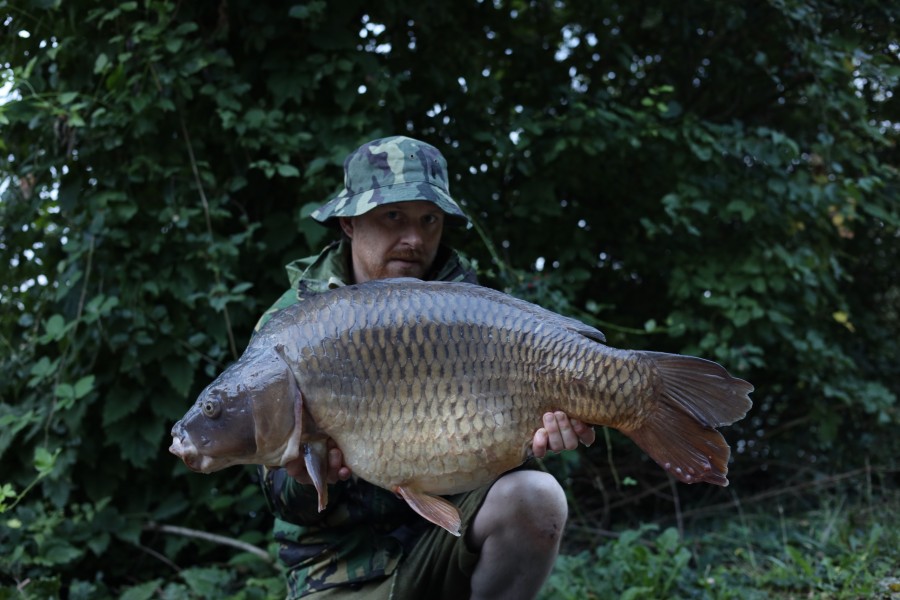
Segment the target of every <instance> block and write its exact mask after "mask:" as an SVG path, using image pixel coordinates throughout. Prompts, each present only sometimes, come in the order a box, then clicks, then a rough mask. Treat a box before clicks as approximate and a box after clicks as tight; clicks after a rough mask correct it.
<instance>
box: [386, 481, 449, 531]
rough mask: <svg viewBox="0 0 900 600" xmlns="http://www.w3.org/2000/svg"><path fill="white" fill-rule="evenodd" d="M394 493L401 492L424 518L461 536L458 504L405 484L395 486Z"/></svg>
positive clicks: (407, 501)
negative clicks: (455, 504)
mask: <svg viewBox="0 0 900 600" xmlns="http://www.w3.org/2000/svg"><path fill="white" fill-rule="evenodd" d="M394 493H396V494H399V495H400V497H401V498H403V499H404V500H406V503H407V504H409V506H410V508H412V509H413V510H414V511H416V512H417V513H419V514H420V515H422V516H423V517H424V518H426V519H427V520H429V521H431V522H432V523H434V524H435V525H438V526H440V527H443V528H444V529H446V530H447V531H449V532H450V533H452V534H453V535H455V536H456V537H459V535H460V531H459V528H460V527H461V526H462V518H461V517H460V515H459V510H458V509H457V508H456V506H454V505H453V504H451V503H450V502H448V501H447V500H444V499H443V498H441V497H439V496H432V495H430V494H425V493H423V492H420V491H418V490H415V489H413V488H411V487H409V486H405V485H401V486H398V487H396V488H394Z"/></svg>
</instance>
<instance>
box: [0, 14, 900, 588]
mask: <svg viewBox="0 0 900 600" xmlns="http://www.w3.org/2000/svg"><path fill="white" fill-rule="evenodd" d="M0 14H2V15H3V19H2V27H3V35H2V38H0V40H2V41H0V45H2V46H0V47H2V49H3V53H2V55H0V56H2V57H3V58H2V61H5V62H2V64H0V72H2V80H3V81H6V82H8V84H9V87H8V88H7V89H8V90H9V91H8V95H7V96H6V97H4V98H2V99H0V128H2V135H0V264H3V266H4V267H3V270H2V272H0V273H2V275H0V370H2V372H3V373H4V377H3V378H0V398H2V402H0V461H2V468H0V473H2V478H0V520H2V522H0V556H2V557H3V558H2V559H0V560H2V562H0V564H2V580H0V585H2V586H7V587H4V588H0V589H3V590H6V589H15V586H16V585H17V584H18V583H21V582H25V581H28V582H29V584H28V586H29V588H30V589H31V591H30V592H28V593H30V594H32V595H34V596H46V595H53V594H55V593H57V592H55V591H54V590H59V593H61V594H69V595H70V596H74V597H79V596H85V597H87V596H96V595H100V596H102V595H104V594H107V593H109V594H112V595H116V594H118V593H119V592H121V591H123V590H125V589H127V590H128V592H127V593H128V594H130V595H134V596H135V597H141V596H142V595H152V594H162V595H166V594H168V595H178V594H181V593H185V594H187V593H196V594H199V593H200V591H204V590H207V591H208V590H209V589H213V588H216V589H220V590H223V591H222V594H226V595H227V594H240V593H244V592H241V591H240V590H238V589H237V587H235V586H236V585H237V584H236V583H235V582H236V580H235V579H233V578H232V577H231V576H230V575H227V573H226V572H220V573H208V572H206V571H204V570H203V569H205V568H206V567H207V566H208V565H211V564H226V563H227V562H228V561H229V560H230V559H231V557H232V556H233V552H232V551H231V550H230V549H225V548H223V547H219V546H214V545H212V544H209V543H205V542H195V541H190V540H187V539H184V538H180V537H177V536H172V535H164V534H161V533H159V532H158V531H156V530H153V529H152V528H148V527H147V526H148V524H149V523H154V522H158V523H163V522H170V523H178V524H183V525H188V526H190V527H193V528H198V529H206V530H209V531H215V532H217V533H219V534H221V535H226V536H230V537H233V538H235V539H245V540H252V541H250V543H254V544H257V545H265V544H266V542H267V540H268V539H269V538H268V529H269V521H268V517H267V516H266V510H265V507H264V504H263V501H262V497H261V494H259V492H258V490H257V488H256V484H255V483H254V481H253V475H252V472H251V471H249V470H248V471H239V470H234V471H232V472H226V473H221V474H216V475H211V476H209V477H200V476H197V475H193V474H190V473H188V472H187V470H186V469H185V468H184V467H183V466H181V465H178V464H176V462H175V460H174V459H173V457H171V456H170V455H168V454H167V452H166V447H167V446H168V443H169V442H168V429H169V427H170V426H171V424H172V423H173V422H174V421H175V420H176V419H177V418H179V417H180V416H181V415H182V414H183V412H184V411H185V410H186V408H187V406H188V405H189V404H190V403H191V402H192V401H193V399H194V398H195V397H196V395H197V393H198V392H199V391H200V390H201V389H202V387H203V386H204V385H205V384H206V383H208V382H209V381H210V380H211V379H212V378H213V377H214V376H215V374H217V373H218V372H220V371H221V370H222V369H223V368H224V367H225V366H226V365H227V364H228V363H229V362H230V361H232V360H233V359H234V358H235V357H236V356H237V355H238V354H239V353H240V351H241V350H242V348H243V347H244V345H245V344H246V342H247V340H248V338H249V335H250V333H251V331H252V327H253V325H254V323H255V320H256V319H257V317H258V316H259V314H260V313H261V312H262V310H263V309H264V308H265V307H267V306H268V305H269V304H270V303H271V302H272V301H273V300H274V299H275V298H276V297H277V296H278V295H280V293H281V292H282V291H283V289H284V286H285V285H286V281H285V278H284V274H283V271H282V265H283V264H284V263H286V262H288V261H289V260H290V259H293V258H298V257H300V256H304V255H306V254H308V253H309V252H311V251H313V250H315V249H317V248H318V247H319V246H320V245H321V244H322V243H323V242H324V241H325V239H327V237H328V235H329V234H328V232H326V231H324V230H323V229H321V228H319V227H318V226H316V225H315V224H313V223H311V222H310V221H309V219H307V218H306V217H307V216H308V215H309V213H310V212H311V210H313V209H314V208H315V207H316V206H317V205H319V204H320V203H321V202H323V201H324V200H326V199H327V198H328V197H330V195H331V194H333V193H334V192H335V191H336V190H338V189H339V188H340V184H341V171H340V166H341V163H342V161H343V158H344V156H345V155H346V154H347V152H348V151H350V150H351V149H353V148H355V147H356V146H357V145H358V144H360V143H361V142H363V141H365V140H368V139H371V138H373V137H376V136H378V135H389V134H395V133H400V134H403V133H408V134H411V135H415V136H419V137H421V138H423V139H426V140H428V141H430V142H432V143H435V144H436V145H438V146H439V147H440V148H441V149H442V150H444V151H445V155H446V157H447V159H448V162H449V164H450V166H451V170H452V172H453V173H454V174H455V177H454V180H453V182H452V192H453V194H454V195H455V196H456V197H457V198H458V199H460V200H461V202H462V203H463V204H464V205H465V207H466V208H467V210H468V211H469V212H470V213H471V214H472V216H473V218H474V220H475V226H474V227H473V228H471V229H469V230H467V231H463V232H451V233H449V234H448V236H449V237H450V240H449V241H451V242H452V243H453V244H454V245H457V246H459V247H461V248H462V249H464V250H465V251H466V252H467V253H468V254H470V255H471V256H472V257H473V258H474V259H476V260H477V262H478V264H479V265H480V270H481V275H482V277H483V280H484V281H485V282H486V283H489V284H492V285H496V286H498V287H502V288H504V289H506V290H509V291H511V292H513V293H515V294H517V295H520V296H523V297H526V298H528V299H531V300H535V301H538V302H540V303H542V304H545V305H547V306H550V307H551V308H554V309H556V310H559V311H561V312H566V313H569V314H573V315H576V316H578V317H579V318H583V319H585V320H588V321H591V322H593V323H595V324H597V325H598V326H600V327H601V328H602V329H604V330H605V331H606V332H607V334H608V337H609V340H610V343H611V344H613V345H615V346H620V347H646V348H653V349H657V350H668V351H678V352H688V353H693V354H699V355H702V356H707V357H710V358H713V359H716V360H719V361H721V362H723V363H724V364H725V365H726V366H728V368H729V369H730V370H731V371H732V372H733V373H735V374H736V375H738V376H742V377H745V378H747V379H749V380H750V381H752V382H753V383H754V384H755V385H756V387H757V392H756V393H755V395H754V399H755V407H754V409H753V412H752V413H751V415H750V417H749V418H748V419H747V420H746V421H744V422H742V423H740V424H738V425H737V426H736V427H734V428H733V429H730V430H729V432H728V434H727V435H728V436H729V438H730V439H731V440H732V442H733V445H734V447H735V453H734V456H735V466H734V468H733V469H732V473H731V478H732V481H733V482H734V484H733V485H734V486H735V488H736V489H749V490H754V489H757V488H764V487H767V486H770V485H782V484H786V483H790V482H792V481H794V480H795V479H796V478H810V479H812V478H815V477H818V476H820V475H821V474H822V473H823V472H824V473H827V472H831V471H837V470H842V469H851V468H855V467H858V466H859V464H861V463H862V462H864V461H865V460H868V461H870V462H871V463H872V464H874V465H881V466H882V467H884V468H888V469H890V468H894V469H896V457H897V456H898V455H900V447H898V445H897V444H898V441H897V437H896V436H894V435H892V431H893V427H895V426H896V424H897V421H898V408H897V396H898V394H900V387H898V383H897V382H898V381H900V377H898V375H900V363H898V361H897V356H900V348H898V344H900V341H898V340H900V335H898V334H900V316H898V315H900V286H898V283H897V282H898V281H900V276H898V275H900V273H898V265H900V257H898V250H900V244H898V235H900V234H898V226H900V214H898V203H897V202H896V198H897V197H898V176H897V170H896V165H897V163H898V155H897V146H896V144H897V138H898V125H897V123H898V110H897V108H898V100H897V97H896V92H897V81H898V77H900V70H898V69H897V66H896V57H897V43H898V39H900V36H898V35H897V33H898V30H897V20H898V18H900V11H898V8H897V7H896V6H894V5H893V4H891V3H879V2H874V1H873V0H866V1H863V2H849V1H848V0H839V1H830V2H825V1H820V0H815V1H812V2H806V3H800V2H796V1H794V0H773V1H771V2H768V3H758V2H739V3H716V2H710V1H706V2H700V3H690V4H687V5H684V6H677V7H672V6H670V5H669V4H666V5H663V4H661V3H657V5H647V4H646V3H632V4H624V5H623V4H621V3H613V2H607V1H600V2H591V3H547V2H532V3H527V2H522V1H520V0H511V1H509V2H500V1H495V2H487V1H481V0H470V1H466V2H458V3H453V5H452V7H451V6H450V5H449V4H447V5H441V4H438V5H433V4H427V5H426V4H423V3H421V2H419V3H415V2H409V1H407V0H398V1H396V2H389V3H378V4H376V5H372V4H371V3H368V4H367V3H363V2H360V1H359V0H349V1H347V2H321V1H313V2H306V3H296V4H293V5H281V4H278V3H273V4H271V5H270V4H265V3H254V4H250V3H247V2H244V1H242V0H237V1H232V2H228V3H225V2H220V3H196V2H187V3H185V2H181V3H168V2H160V1H157V0H143V1H142V2H120V3H115V4H112V5H109V6H99V5H97V4H96V3H89V2H83V1H77V0H76V1H72V2H65V3H63V2H58V1H52V0H50V1H35V2H9V1H4V0H0ZM447 40H453V44H452V46H448V44H447ZM620 441H621V440H620V439H619V438H618V437H615V436H613V437H612V439H611V441H610V442H609V447H608V449H599V448H598V449H595V451H593V452H592V453H589V454H587V457H588V458H590V459H591V460H581V461H573V462H572V464H571V465H569V467H570V468H569V467H567V468H568V471H567V473H566V478H567V480H570V481H571V482H572V484H573V485H582V486H584V485H586V484H585V483H584V480H586V479H589V478H593V477H595V476H596V477H601V478H602V477H605V476H606V475H607V472H606V469H607V468H610V469H615V470H614V471H613V476H614V477H615V478H616V483H617V486H616V487H619V486H618V484H619V483H621V482H623V481H628V482H632V483H633V485H630V486H625V487H627V488H628V489H633V490H635V493H641V494H644V496H642V497H646V496H647V494H649V491H652V490H654V489H657V486H659V485H667V482H666V480H665V478H664V477H665V476H664V475H663V474H662V473H661V472H659V470H653V471H652V474H646V475H645V474H644V471H645V469H644V461H643V459H642V457H641V456H640V454H639V453H638V452H636V451H635V450H634V449H633V447H632V446H630V445H627V444H624V443H620ZM613 449H615V452H613ZM604 451H606V454H605V455H602V456H601V454H602V453H603V452H604ZM785 467H787V468H785ZM586 470H587V471H586ZM595 471H596V472H595ZM646 471H647V473H650V470H649V469H646ZM586 473H588V474H586ZM635 482H636V483H635ZM735 488H732V489H735ZM704 493H707V494H710V495H712V492H704V491H698V490H694V489H693V488H691V491H690V492H685V496H686V497H685V498H684V501H685V502H690V501H693V500H696V501H698V502H701V501H706V500H709V497H705V498H704V496H703V494H704ZM651 497H652V494H651ZM580 501H581V502H587V501H586V500H580ZM604 510H605V509H604ZM641 510H643V511H644V512H643V513H641V512H640V511H641ZM660 510H668V509H667V508H666V509H661V508H660V504H659V503H655V504H654V503H652V502H651V503H649V504H641V505H640V506H638V507H636V508H635V512H634V513H633V514H630V515H629V518H633V519H634V520H633V523H637V522H640V520H641V519H643V518H649V517H652V516H653V515H654V513H656V512H658V511H660ZM646 533H647V532H646V531H643V532H641V535H642V536H643V535H645V534H646ZM666 539H668V538H666ZM626 541H628V539H627V538H626ZM658 543H659V544H662V543H663V542H661V541H660V542H658ZM638 546H640V547H642V548H643V547H644V546H643V545H642V544H640V543H639V542H638V541H637V540H633V541H632V542H629V543H628V544H624V543H623V546H622V547H621V548H620V551H621V552H625V553H626V554H627V553H629V552H633V553H637V552H639V551H638V550H637V547H638ZM796 549H797V550H798V551H802V547H801V546H797V548H796ZM640 552H643V551H640ZM667 552H668V551H666V552H663V553H662V554H659V555H658V556H657V555H654V554H652V553H651V554H650V555H647V556H644V557H643V558H644V559H646V560H657V559H658V560H659V561H662V562H665V561H667V560H670V559H671V558H672V556H677V553H678V549H677V548H676V549H675V550H674V552H675V554H674V555H670V554H671V553H667ZM136 553H137V554H138V555H139V556H140V557H141V562H140V565H139V566H140V573H141V575H140V581H135V580H134V579H133V577H134V573H135V563H134V556H135V554H136ZM654 556H655V558H654ZM800 557H802V558H804V559H805V560H806V561H807V563H808V566H809V567H810V568H811V569H812V570H813V572H814V573H819V571H818V570H817V569H819V568H820V567H819V565H818V564H817V563H814V562H810V559H809V558H808V557H807V556H806V555H805V554H801V555H798V557H797V558H795V557H791V556H789V555H785V558H784V559H783V560H785V561H786V562H785V564H786V565H790V566H797V565H798V564H800V563H799V558H800ZM791 561H794V562H791ZM173 565H175V566H177V567H179V568H182V572H183V573H188V574H189V575H187V577H186V578H180V579H179V578H173V577H172V572H173V568H172V567H173ZM234 568H237V567H234ZM659 568H660V570H664V567H662V566H660V567H659ZM799 568H801V570H802V565H801V566H800V567H799ZM195 569H196V570H195ZM266 569H268V570H266ZM85 574H94V575H93V576H90V577H88V576H86V575H85ZM254 576H255V577H258V578H259V579H260V581H268V580H269V578H271V577H275V576H276V575H275V574H273V573H272V571H271V567H265V568H261V569H258V570H257V571H254ZM665 581H666V579H665V578H663V579H662V580H658V579H653V580H652V581H651V582H649V583H648V582H647V581H641V580H640V579H635V580H634V581H633V582H631V583H628V585H629V586H632V585H633V586H636V588H640V587H642V586H645V585H651V586H657V585H662V584H664V583H665ZM267 585H268V583H261V584H260V585H259V586H258V587H260V589H262V590H266V589H268V588H266V586H267ZM623 585H624V584H623ZM670 585H673V586H675V585H679V584H677V583H676V582H673V583H671V584H670ZM204 586H212V587H204ZM198 590H199V591H198ZM246 593H247V594H250V595H248V596H247V597H253V596H252V594H251V592H249V591H247V592H246ZM253 593H256V592H253ZM260 593H262V592H260Z"/></svg>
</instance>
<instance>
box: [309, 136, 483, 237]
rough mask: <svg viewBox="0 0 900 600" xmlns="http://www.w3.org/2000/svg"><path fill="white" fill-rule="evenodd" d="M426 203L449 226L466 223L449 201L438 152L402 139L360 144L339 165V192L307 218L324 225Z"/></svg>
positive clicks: (459, 210)
mask: <svg viewBox="0 0 900 600" xmlns="http://www.w3.org/2000/svg"><path fill="white" fill-rule="evenodd" d="M413 200H427V201H428V202H433V203H434V204H436V205H437V206H438V208H440V209H441V210H442V211H444V213H446V215H447V217H446V222H447V224H449V225H465V224H466V223H468V222H469V219H468V218H467V217H466V215H465V213H464V212H463V211H462V209H461V208H460V207H459V205H458V204H457V203H456V201H455V200H453V198H451V197H450V186H449V183H448V177H447V161H446V160H444V157H443V156H442V155H441V153H440V152H439V151H438V149H437V148H435V147H434V146H432V145H430V144H426V143H425V142H420V141H419V140H414V139H412V138H408V137H403V136H394V137H388V138H382V139H379V140H374V141H371V142H368V143H366V144H363V145H362V146H360V147H359V148H357V149H356V150H355V151H354V152H352V153H351V154H350V155H349V156H348V157H347V159H346V160H345V161H344V189H343V191H342V192H341V193H340V194H338V195H337V196H336V197H334V198H332V199H331V200H329V201H328V202H326V203H325V204H324V205H323V206H321V207H320V208H318V209H317V210H316V211H315V212H313V213H312V215H311V216H312V218H313V219H315V220H316V221H318V222H319V223H323V224H325V225H335V224H336V223H337V217H357V216H359V215H363V214H365V213H367V212H369V211H370V210H372V209H373V208H375V207H376V206H380V205H382V204H392V203H394V202H410V201H413Z"/></svg>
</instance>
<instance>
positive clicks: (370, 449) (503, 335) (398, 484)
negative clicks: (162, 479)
mask: <svg viewBox="0 0 900 600" xmlns="http://www.w3.org/2000/svg"><path fill="white" fill-rule="evenodd" d="M603 342H604V338H603V334H602V333H600V332H599V331H597V330H596V329H594V328H592V327H590V326H588V325H585V324H584V323H580V322H578V321H576V320H573V319H570V318H567V317H563V316H561V315H558V314H556V313H553V312H551V311H548V310H545V309H543V308H540V307H538V306H536V305H533V304H530V303H528V302H524V301H522V300H518V299H515V298H512V297H511V296H508V295H506V294H502V293H500V292H497V291H494V290H489V289H487V288H482V287H479V286H475V285H470V284H462V283H441V282H422V281H418V280H403V281H396V280H393V281H392V280H387V281H376V282H369V283H365V284H361V285H357V286H348V287H346V288H340V289H337V290H334V291H332V292H329V293H326V294H321V295H318V296H313V297H312V298H310V299H308V300H305V301H304V302H302V303H299V304H296V305H294V306H292V307H289V308H287V309H285V310H283V311H281V312H279V313H277V314H275V315H274V316H273V317H272V318H271V319H270V321H269V322H268V323H267V325H266V326H265V327H264V328H263V329H262V330H261V331H260V332H258V333H257V335H256V336H254V338H253V339H252V340H251V342H250V345H249V346H248V348H247V350H246V351H245V353H244V355H243V356H242V357H241V359H239V360H238V361H237V362H236V363H235V364H233V365H232V366H230V367H229V368H228V369H227V370H226V371H225V372H224V373H223V374H222V375H220V377H219V378H217V380H216V381H214V382H213V383H212V384H210V385H209V386H208V387H207V389H206V390H204V392H203V393H202V394H201V396H200V398H199V399H198V401H197V403H196V404H195V405H194V407H192V409H191V410H190V411H188V414H186V415H185V417H184V418H183V419H182V420H181V421H179V423H177V424H176V425H175V427H173V429H172V436H173V444H172V447H171V448H170V450H171V451H172V452H173V453H175V454H177V455H179V456H181V457H182V458H183V460H184V461H185V463H186V464H187V465H188V466H189V467H191V468H192V469H195V470H198V471H202V472H211V471H214V470H218V469H220V468H224V467H226V466H229V465H231V464H240V463H247V462H259V463H262V464H268V465H277V464H285V463H286V462H289V461H291V460H295V459H297V458H298V457H299V456H300V455H301V452H302V453H303V456H304V457H305V460H306V461H307V469H308V471H309V472H310V474H311V475H313V481H314V482H315V483H316V486H317V488H318V489H319V500H320V509H321V508H324V506H325V504H326V503H327V493H326V492H327V490H326V489H325V485H324V473H323V472H320V470H321V469H324V467H323V465H325V464H327V461H325V460H324V458H323V457H324V454H325V452H326V450H325V447H324V439H325V437H329V438H332V439H334V441H335V442H336V443H337V445H338V447H339V448H340V449H341V450H342V452H343V456H344V460H345V462H346V464H347V465H348V466H349V467H350V468H351V470H352V472H353V473H354V474H355V475H356V476H359V477H361V478H363V479H366V480H368V481H370V482H372V483H374V484H376V485H380V486H382V487H385V488H387V489H390V490H394V491H395V492H397V493H398V494H400V495H401V496H402V497H403V498H404V499H406V500H407V502H409V503H410V506H412V507H413V508H414V509H415V510H417V511H418V512H419V513H420V514H422V515H423V516H424V517H425V518H427V519H429V520H432V521H433V522H435V523H437V524H439V525H441V526H442V527H445V528H447V529H448V530H450V531H452V532H454V533H458V525H459V524H458V515H457V518H456V520H454V518H453V517H452V514H453V513H455V508H448V506H445V504H447V503H445V502H444V504H442V502H443V501H441V500H439V499H435V498H434V497H433V496H432V495H433V494H451V493H456V492H461V491H465V490H469V489H473V488H475V487H477V486H480V485H484V484H486V483H489V482H490V481H492V480H494V479H495V478H496V477H498V476H499V475H500V474H502V473H503V472H505V471H507V470H509V469H512V468H514V467H516V466H518V465H519V464H521V463H522V462H523V460H525V458H526V455H527V452H528V450H529V445H530V442H531V440H532V438H533V436H534V432H535V429H536V427H537V426H538V425H539V424H540V418H541V415H542V414H543V413H545V412H547V411H553V410H562V411H564V412H565V413H566V414H568V415H569V416H570V417H571V418H576V419H579V420H581V421H584V422H587V423H591V424H595V425H603V426H609V427H614V428H616V429H619V430H620V431H622V432H623V433H625V434H626V435H628V436H629V437H631V439H633V440H634V441H635V442H637V443H638V445H639V446H641V448H643V449H644V450H645V451H646V452H647V453H648V454H650V456H651V457H652V458H653V459H654V460H656V462H657V463H659V464H660V465H661V466H662V467H663V468H664V469H666V470H668V471H669V472H671V473H672V474H673V475H674V476H675V477H677V478H678V479H680V480H681V481H684V482H689V483H693V482H697V481H707V482H710V483H715V484H718V485H726V484H727V479H726V478H725V474H726V473H727V463H728V459H729V456H730V450H729V448H728V445H727V444H726V443H725V441H724V439H723V438H722V436H721V435H720V434H719V433H718V432H717V431H716V430H715V428H716V427H719V426H722V425H727V424H730V423H732V422H734V421H735V420H737V419H739V418H742V417H743V416H744V414H745V413H746V412H747V410H748V409H749V407H750V400H749V393H750V392H751V391H752V389H753V387H752V386H751V385H750V384H749V383H747V382H745V381H743V380H741V379H737V378H735V377H732V376H731V375H729V374H728V372H727V371H726V370H725V369H724V368H722V367H721V366H720V365H717V364H716V363H712V362H710V361H706V360H703V359H699V358H694V357H686V356H679V355H673V354H661V353H655V352H643V351H630V350H620V349H615V348H611V347H609V346H606V345H605V344H604V343H603ZM248 382H249V383H248ZM204 409H208V410H207V413H208V414H205V413H204ZM219 409H221V410H219ZM247 418H252V419H254V423H252V424H250V425H247V424H246V423H244V422H239V421H240V419H247ZM204 419H206V420H204ZM230 431H251V432H254V433H255V442H254V441H253V440H252V439H251V440H250V442H253V443H254V444H255V445H252V444H248V443H246V442H244V443H243V445H242V444H241V443H239V441H237V442H236V441H235V440H234V439H230V440H229V439H226V438H228V436H229V435H232V434H229V432H230ZM232 437H234V435H232ZM251 437H253V436H251ZM198 440H200V441H199V442H198ZM201 445H202V447H201ZM251 446H252V447H251ZM304 448H305V449H306V450H305V451H304V450H303V449H304ZM316 477H318V480H317V479H316ZM449 506H451V507H452V505H449Z"/></svg>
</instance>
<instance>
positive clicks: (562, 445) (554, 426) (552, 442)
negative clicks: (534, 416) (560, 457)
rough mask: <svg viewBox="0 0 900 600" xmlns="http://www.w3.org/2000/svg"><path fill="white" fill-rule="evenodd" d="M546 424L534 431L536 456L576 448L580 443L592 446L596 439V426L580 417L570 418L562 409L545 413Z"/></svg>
mask: <svg viewBox="0 0 900 600" xmlns="http://www.w3.org/2000/svg"><path fill="white" fill-rule="evenodd" d="M543 423H544V426H543V427H541V428H540V429H538V430H537V431H536V432H535V433H534V439H533V440H532V442H531V449H532V452H533V454H534V456H535V457H537V458H542V457H543V456H545V455H546V454H547V452H548V451H549V452H562V451H563V450H574V449H575V448H577V447H578V444H579V443H582V444H584V445H585V446H590V445H591V444H593V443H594V440H595V439H596V434H595V432H594V428H593V427H591V426H590V425H587V424H585V423H582V422H581V421H579V420H578V419H570V418H569V417H568V415H566V413H564V412H562V411H556V412H548V413H544V416H543Z"/></svg>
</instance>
